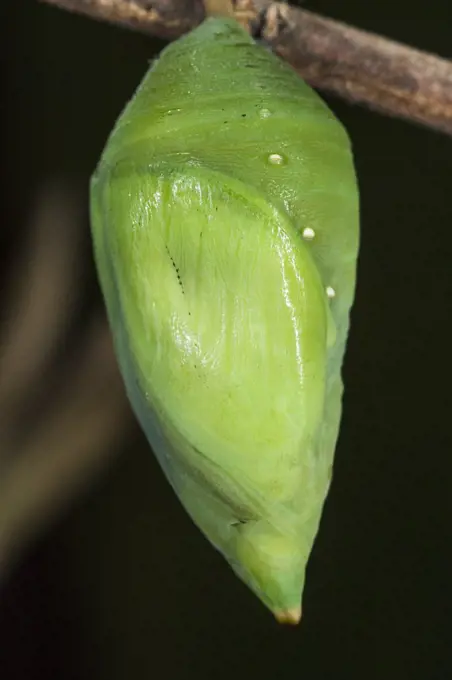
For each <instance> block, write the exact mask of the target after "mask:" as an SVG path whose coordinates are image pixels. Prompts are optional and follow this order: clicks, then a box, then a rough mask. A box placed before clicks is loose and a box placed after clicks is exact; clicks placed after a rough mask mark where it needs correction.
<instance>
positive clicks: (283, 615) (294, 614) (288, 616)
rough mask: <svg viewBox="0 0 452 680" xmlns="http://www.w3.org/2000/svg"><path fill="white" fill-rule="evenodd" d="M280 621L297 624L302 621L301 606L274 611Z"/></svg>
mask: <svg viewBox="0 0 452 680" xmlns="http://www.w3.org/2000/svg"><path fill="white" fill-rule="evenodd" d="M274 614H275V617H276V620H277V621H278V623H286V624H289V625H292V626H296V625H297V624H298V623H300V621H301V607H292V608H291V609H280V610H278V611H276V612H274Z"/></svg>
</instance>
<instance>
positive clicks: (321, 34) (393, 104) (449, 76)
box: [41, 0, 452, 135]
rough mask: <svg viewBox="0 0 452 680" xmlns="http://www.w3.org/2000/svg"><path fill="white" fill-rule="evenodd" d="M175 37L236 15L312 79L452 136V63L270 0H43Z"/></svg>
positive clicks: (300, 71)
mask: <svg viewBox="0 0 452 680" xmlns="http://www.w3.org/2000/svg"><path fill="white" fill-rule="evenodd" d="M41 1H44V2H48V3H50V4H53V5H58V6H60V7H62V8H64V9H68V10H71V11H74V12H79V13H81V14H86V15H89V16H91V17H93V18H96V19H99V20H102V21H108V22H112V23H115V24H120V25H123V26H127V27H129V28H133V29H136V30H139V31H142V32H144V33H150V34H153V35H157V36H160V37H163V38H169V39H174V38H177V37H178V36H180V35H181V34H183V33H185V32H186V31H188V30H190V29H191V28H193V27H194V26H196V25H197V24H199V23H200V22H201V21H202V20H203V18H204V17H205V16H206V14H227V15H233V16H235V17H236V18H237V19H238V20H239V21H240V22H241V23H242V24H244V25H246V26H248V27H249V28H250V30H255V29H256V27H259V33H260V36H261V37H262V38H263V39H264V40H265V41H266V42H267V43H268V44H269V45H270V46H271V47H272V49H273V50H274V51H275V52H276V53H277V54H279V55H280V56H281V57H282V58H284V59H285V60H286V61H288V62H289V63H290V64H291V65H292V66H293V67H294V68H295V69H296V70H297V71H298V72H299V73H300V75H301V76H302V77H303V78H305V79H306V80H307V81H308V82H309V83H311V84H312V85H313V86H315V87H318V88H320V89H324V90H328V91H330V92H333V93H336V94H338V95H340V96H341V97H344V98H346V99H348V100H351V101H354V102H357V103H360V104H365V105H367V106H369V107H371V108H373V109H376V110H378V111H380V112H381V113H383V114H387V115H390V116H395V117H398V118H404V119H406V120H410V121H414V122H417V123H421V124H423V125H426V126H428V127H430V128H434V129H436V130H440V131H442V132H445V133H447V134H449V135H452V62H450V61H447V60H446V59H442V58H440V57H438V56H435V55H433V54H428V53H426V52H422V51H420V50H417V49H414V48H411V47H407V46H405V45H401V44H399V43H397V42H393V41H391V40H387V39H386V38H382V37H380V36H378V35H375V34H373V33H368V32H366V31H361V30H358V29H356V28H353V27H351V26H347V25H346V24H342V23H340V22H337V21H333V20H331V19H326V18H324V17H321V16H319V15H316V14H313V13H312V12H308V11H306V10H302V9H299V8H298V7H291V6H289V5H286V4H284V3H276V2H269V0H204V2H203V1H202V0H41Z"/></svg>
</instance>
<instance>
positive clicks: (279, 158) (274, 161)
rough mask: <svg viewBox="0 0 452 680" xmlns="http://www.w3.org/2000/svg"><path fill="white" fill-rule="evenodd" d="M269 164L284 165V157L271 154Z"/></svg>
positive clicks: (278, 154)
mask: <svg viewBox="0 0 452 680" xmlns="http://www.w3.org/2000/svg"><path fill="white" fill-rule="evenodd" d="M268 162H269V163H271V164H272V165H283V163H284V156H281V154H280V153H271V154H270V155H269V157H268Z"/></svg>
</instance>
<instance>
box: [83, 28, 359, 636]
mask: <svg viewBox="0 0 452 680" xmlns="http://www.w3.org/2000/svg"><path fill="white" fill-rule="evenodd" d="M358 202H359V201H358V190H357V182H356V178H355V171H354V166H353V159H352V153H351V148H350V143H349V139H348V136H347V133H346V132H345V130H344V128H343V127H342V125H341V124H340V123H339V122H338V121H337V120H336V118H335V117H334V116H333V114H332V113H331V111H330V110H329V109H328V107H327V106H326V104H325V103H324V102H323V101H322V100H321V99H320V97H319V96H318V95H317V94H316V93H315V92H314V91H313V90H312V89H310V87H308V85H307V84H306V83H304V82H303V81H302V80H301V79H300V78H299V77H298V75H297V74H296V73H295V72H294V71H293V70H292V69H291V68H290V67H289V66H288V65H286V64H285V63H283V62H282V61H281V60H280V59H278V58H277V57H276V56H274V55H273V54H271V53H270V52H269V51H268V50H266V49H265V48H263V47H261V46H259V45H257V44H256V43H255V42H254V41H253V40H252V39H251V38H250V37H249V35H248V34H247V33H246V32H245V31H244V30H243V29H242V28H241V27H240V26H239V25H238V24H237V23H235V22H234V21H233V20H231V19H209V20H207V21H205V22H204V23H203V24H202V25H201V26H200V27H198V28H197V29H196V30H194V31H193V32H192V33H190V34H188V35H187V36H185V37H183V38H181V39H180V40H178V41H176V42H175V43H173V44H171V45H170V46H169V47H167V48H166V49H165V50H163V52H162V53H161V56H160V58H159V59H158V60H157V61H156V62H154V64H153V65H152V66H151V68H150V69H149V71H148V73H147V74H146V75H145V77H144V79H143V81H142V83H141V85H140V86H139V88H138V90H137V91H136V93H135V95H134V97H133V98H132V99H131V101H130V102H129V103H128V104H127V106H126V107H125V109H124V111H123V113H122V115H121V116H120V118H119V120H118V121H117V123H116V126H115V127H114V129H113V132H112V133H111V135H110V138H109V140H108V143H107V145H106V147H105V150H104V152H103V154H102V157H101V160H100V162H99V165H98V168H97V170H96V172H95V174H94V176H93V178H92V184H91V214H92V234H93V241H94V250H95V257H96V262H97V267H98V273H99V278H100V282H101V287H102V291H103V294H104V297H105V302H106V307H107V313H108V318H109V322H110V325H111V329H112V333H113V337H114V342H115V347H116V352H117V356H118V361H119V364H120V368H121V372H122V375H123V377H124V382H125V385H126V389H127V392H128V396H129V398H130V401H131V403H132V406H133V408H134V411H135V413H136V415H137V418H138V419H139V421H140V423H141V426H142V428H143V430H144V432H145V433H146V436H147V438H148V440H149V443H150V446H151V447H152V449H153V451H154V453H155V454H156V456H157V457H158V460H159V461H160V464H161V466H162V468H163V470H164V472H165V475H166V476H167V478H168V480H169V481H170V483H171V484H172V486H173V488H174V491H175V493H176V494H177V496H178V497H179V499H180V501H181V502H182V504H183V506H184V507H185V509H186V510H187V512H188V513H189V514H190V516H191V517H192V519H193V520H194V522H195V523H196V524H197V526H198V527H199V528H200V530H201V531H202V532H203V533H204V534H205V536H206V537H207V538H208V539H209V541H210V542H211V543H212V544H213V545H214V546H215V547H216V548H217V549H218V550H219V551H221V553H222V554H223V555H224V557H225V558H226V560H227V561H228V562H229V564H230V565H231V567H232V568H233V570H234V571H235V572H236V574H237V575H238V576H239V577H240V578H241V579H243V581H244V582H245V583H246V584H247V585H248V586H249V588H250V589H251V590H252V591H253V592H254V593H255V594H256V596H257V597H258V598H260V600H261V601H262V602H263V603H264V604H265V605H266V606H267V607H268V608H269V609H270V610H271V611H272V612H273V613H274V615H275V616H276V618H277V619H278V620H279V621H281V622H285V623H297V622H298V621H299V620H300V616H301V601H302V592H303V588H304V579H305V569H306V564H307V561H308V558H309V554H310V552H311V549H312V546H313V542H314V539H315V536H316V533H317V530H318V526H319V522H320V518H321V512H322V507H323V503H324V501H325V497H326V495H327V492H328V488H329V484H330V479H331V470H332V465H333V456H334V450H335V446H336V440H337V436H338V430H339V423H340V414H341V400H342V380H341V365H342V360H343V356H344V352H345V345H346V339H347V334H348V327H349V313H350V308H351V305H352V302H353V296H354V288H355V269H356V259H357V253H358V222H359V218H358V211H359V208H358ZM191 559H192V558H191Z"/></svg>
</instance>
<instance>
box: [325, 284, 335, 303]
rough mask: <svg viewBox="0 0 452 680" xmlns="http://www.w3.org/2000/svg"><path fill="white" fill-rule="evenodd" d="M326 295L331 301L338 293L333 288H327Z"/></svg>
mask: <svg viewBox="0 0 452 680" xmlns="http://www.w3.org/2000/svg"><path fill="white" fill-rule="evenodd" d="M326 294H327V296H328V297H329V298H330V300H332V299H333V298H334V297H336V291H335V290H334V288H332V287H331V286H327V289H326Z"/></svg>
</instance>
